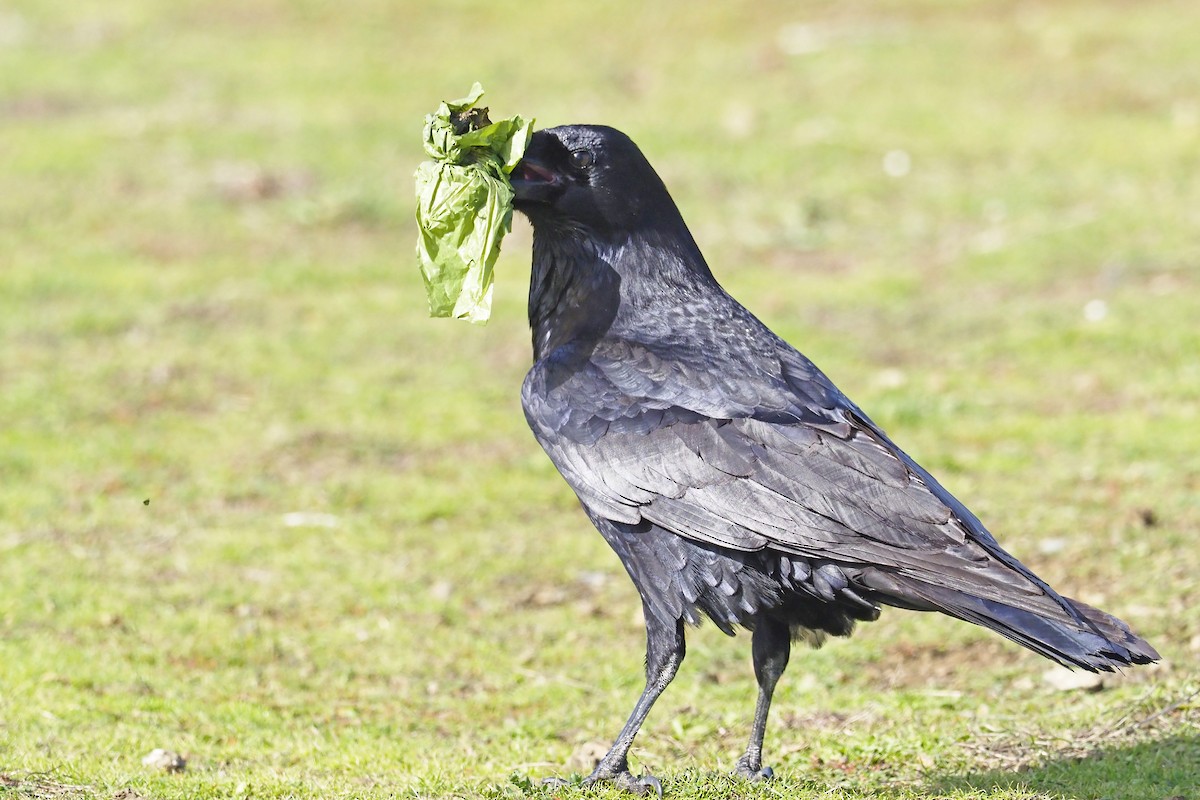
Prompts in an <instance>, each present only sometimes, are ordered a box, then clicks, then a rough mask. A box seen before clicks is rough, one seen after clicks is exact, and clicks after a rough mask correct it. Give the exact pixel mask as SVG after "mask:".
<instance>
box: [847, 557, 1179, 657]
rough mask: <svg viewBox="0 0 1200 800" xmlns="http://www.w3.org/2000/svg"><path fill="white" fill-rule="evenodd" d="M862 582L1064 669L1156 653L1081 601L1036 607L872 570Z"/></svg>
mask: <svg viewBox="0 0 1200 800" xmlns="http://www.w3.org/2000/svg"><path fill="white" fill-rule="evenodd" d="M872 572H873V574H871V575H870V576H864V578H866V580H865V581H864V582H865V583H867V585H869V586H870V587H871V589H872V590H873V591H872V593H873V599H875V600H878V601H879V602H882V603H886V604H888V605H895V606H900V607H902V608H913V609H918V610H923V611H941V612H942V613H944V614H949V615H950V616H952V617H957V618H958V619H962V620H966V621H967V622H974V623H975V624H976V625H982V626H983V627H985V628H990V629H991V630H994V631H996V632H997V633H999V634H1000V635H1002V636H1006V637H1008V638H1009V639H1012V640H1013V641H1014V642H1016V643H1017V644H1019V645H1023V646H1024V647H1028V648H1029V649H1030V650H1032V651H1034V652H1035V653H1040V654H1041V655H1043V656H1045V657H1046V658H1049V659H1051V660H1052V661H1057V662H1058V663H1059V664H1062V665H1064V666H1067V667H1082V668H1083V669H1086V670H1089V671H1091V672H1112V671H1113V670H1114V669H1116V668H1118V667H1122V666H1125V665H1127V664H1149V663H1151V662H1152V661H1157V660H1158V659H1159V655H1158V653H1157V652H1156V651H1155V649H1154V648H1153V647H1151V646H1150V645H1149V644H1148V643H1147V642H1146V641H1145V640H1144V639H1142V638H1141V637H1139V636H1137V635H1136V634H1135V633H1134V632H1133V631H1131V630H1130V629H1129V626H1128V625H1126V624H1125V623H1124V622H1122V621H1121V620H1119V619H1117V618H1116V617H1114V616H1111V615H1109V614H1105V613H1104V612H1103V611H1100V610H1099V609H1096V608H1092V607H1091V606H1089V605H1087V604H1086V603H1081V602H1079V601H1078V600H1072V599H1070V598H1067V597H1058V596H1055V598H1054V599H1055V601H1061V604H1060V603H1058V602H1054V603H1045V604H1039V605H1040V606H1041V607H1039V608H1038V609H1037V610H1036V611H1034V610H1029V609H1027V608H1018V607H1016V606H1014V605H1008V604H1005V603H1002V602H999V601H996V600H990V599H986V598H982V597H977V596H975V595H972V594H968V593H966V592H963V591H960V590H957V589H950V588H946V587H942V586H934V585H932V584H928V583H924V582H921V581H916V580H911V579H903V578H898V577H897V576H894V575H884V574H881V573H880V572H878V571H872Z"/></svg>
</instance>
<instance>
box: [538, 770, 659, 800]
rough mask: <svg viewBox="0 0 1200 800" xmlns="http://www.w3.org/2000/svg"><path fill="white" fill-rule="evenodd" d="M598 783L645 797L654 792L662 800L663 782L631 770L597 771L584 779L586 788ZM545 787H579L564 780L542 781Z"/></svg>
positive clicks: (549, 779) (548, 779)
mask: <svg viewBox="0 0 1200 800" xmlns="http://www.w3.org/2000/svg"><path fill="white" fill-rule="evenodd" d="M596 783H611V784H612V785H613V786H615V787H617V788H618V789H624V790H625V791H627V792H629V793H631V794H636V795H638V796H640V797H644V796H646V795H648V794H650V793H651V792H653V793H654V794H655V795H656V796H657V797H658V800H662V796H663V788H662V782H661V781H659V779H658V778H656V777H654V776H653V775H639V776H635V775H634V774H633V773H631V772H630V771H629V770H627V769H626V770H621V771H619V772H608V771H604V772H601V771H600V770H596V772H593V773H592V774H591V775H589V776H587V777H586V778H584V779H583V785H584V786H591V785H593V784H596ZM542 785H543V786H553V787H555V788H559V787H566V786H578V784H577V783H574V782H572V781H568V780H565V779H563V778H545V779H543V780H542Z"/></svg>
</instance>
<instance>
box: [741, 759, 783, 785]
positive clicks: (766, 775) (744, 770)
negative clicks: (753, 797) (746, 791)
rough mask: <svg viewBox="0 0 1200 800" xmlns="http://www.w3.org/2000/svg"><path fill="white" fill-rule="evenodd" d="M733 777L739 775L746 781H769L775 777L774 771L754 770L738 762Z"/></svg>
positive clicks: (765, 769)
mask: <svg viewBox="0 0 1200 800" xmlns="http://www.w3.org/2000/svg"><path fill="white" fill-rule="evenodd" d="M734 774H735V775H739V776H741V777H743V778H745V779H746V780H748V781H754V782H758V781H769V780H771V779H772V778H774V777H775V770H773V769H771V768H770V767H761V768H755V767H752V766H751V765H749V764H746V763H745V762H742V761H739V762H738V764H737V768H736V769H735V770H734Z"/></svg>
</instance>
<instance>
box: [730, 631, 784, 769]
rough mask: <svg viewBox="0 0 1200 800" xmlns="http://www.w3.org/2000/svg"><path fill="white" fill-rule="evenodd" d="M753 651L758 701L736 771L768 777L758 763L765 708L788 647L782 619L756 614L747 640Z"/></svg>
mask: <svg viewBox="0 0 1200 800" xmlns="http://www.w3.org/2000/svg"><path fill="white" fill-rule="evenodd" d="M751 650H752V651H753V654H754V677H755V678H757V679H758V703H757V705H755V707H754V725H753V727H751V728H750V743H749V744H748V745H746V752H745V754H744V755H742V757H741V758H739V759H738V762H737V768H736V772H737V774H738V775H741V776H742V777H743V778H748V779H749V780H762V779H764V778H770V777H772V775H773V773H772V772H771V768H770V767H766V768H764V767H763V765H762V744H763V735H764V734H765V733H766V732H767V712H769V711H770V710H771V695H772V694H774V692H775V684H776V683H778V682H779V676H780V675H782V674H783V671H784V670H785V669H787V664H788V656H789V655H790V654H791V651H792V637H791V631H790V630H789V628H788V626H787V625H786V624H784V623H781V622H778V621H776V620H773V619H764V618H760V619H758V620H756V621H755V626H754V638H753V639H752V642H751Z"/></svg>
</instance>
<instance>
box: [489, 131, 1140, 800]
mask: <svg viewBox="0 0 1200 800" xmlns="http://www.w3.org/2000/svg"><path fill="white" fill-rule="evenodd" d="M512 179H513V187H514V189H515V192H516V202H515V207H516V208H517V210H519V211H521V212H522V213H524V214H525V215H526V216H527V217H528V218H529V220H530V222H531V223H532V225H533V273H532V278H531V281H530V287H529V323H530V326H531V327H532V329H533V356H534V362H535V363H534V365H533V368H532V369H531V370H530V371H529V374H528V376H527V377H526V378H525V383H524V386H523V388H522V391H521V401H522V405H523V407H524V409H525V415H526V418H527V419H528V421H529V425H530V427H531V428H532V429H533V433H534V435H535V436H536V437H537V439H538V441H539V442H540V443H541V445H542V447H543V448H545V450H546V453H547V454H548V455H549V456H550V458H551V460H552V461H553V462H554V464H555V466H556V467H558V469H559V471H560V472H561V473H562V475H563V477H564V478H566V480H567V483H569V484H570V485H571V488H572V489H574V490H575V493H576V494H577V495H578V496H579V500H580V502H581V503H582V504H583V509H584V511H585V512H586V513H587V515H588V517H589V518H590V519H591V521H592V523H593V524H594V525H595V526H596V528H598V529H599V531H600V533H601V535H602V536H604V538H605V540H607V542H608V543H609V545H610V546H611V547H612V548H613V550H615V551H616V553H617V555H618V556H619V557H620V559H621V562H622V564H624V566H625V569H626V571H628V573H629V577H630V578H632V579H633V582H634V584H635V585H636V586H637V589H638V592H639V593H640V594H641V598H642V606H643V610H644V611H645V618H646V688H645V691H644V692H643V693H642V696H641V697H640V698H639V699H638V701H637V704H636V705H635V706H634V708H633V713H632V714H631V715H630V717H629V721H628V722H626V723H625V727H624V728H622V729H621V732H620V734H619V735H618V736H617V739H616V741H615V742H614V744H613V746H612V748H611V749H610V750H609V751H608V754H607V755H605V756H604V758H603V759H602V760H601V761H600V764H599V766H597V767H596V769H595V771H594V772H592V774H591V775H590V776H589V777H588V779H587V780H588V782H589V783H590V782H595V781H612V782H614V783H615V784H616V785H619V786H622V787H624V788H626V789H629V790H631V791H635V792H639V793H645V792H647V791H649V790H650V789H651V788H654V789H655V790H658V791H660V792H661V788H660V787H659V784H658V782H657V781H656V780H654V779H653V778H651V777H642V778H638V777H635V776H633V775H631V774H630V772H629V767H628V762H627V760H626V758H627V754H628V752H629V748H630V745H631V744H632V742H633V738H634V736H635V735H636V734H637V732H638V729H639V727H640V726H641V725H642V722H643V721H644V720H645V718H646V715H647V714H648V713H649V711H650V707H651V706H652V705H653V704H654V701H655V700H656V699H657V698H658V696H659V695H660V694H661V693H662V691H663V689H665V688H666V686H667V684H668V683H670V681H671V679H672V678H673V677H674V676H675V672H676V670H677V669H678V668H679V665H680V662H682V661H683V656H684V623H685V622H688V623H697V622H699V621H700V618H701V615H704V616H707V617H709V618H710V619H711V620H712V621H713V622H714V623H716V625H717V626H718V627H719V628H720V629H721V630H723V631H725V632H726V633H729V634H732V633H733V630H734V628H735V627H736V626H741V627H744V628H747V629H750V630H752V631H753V634H752V638H751V648H752V652H753V661H754V673H755V677H756V678H757V679H758V686H759V695H758V704H757V706H756V707H755V712H754V722H753V724H752V726H751V730H750V742H749V745H748V746H747V747H746V752H745V754H744V755H742V757H741V758H740V759H739V760H738V762H737V772H738V774H740V775H742V776H744V777H746V778H750V779H756V778H762V777H769V776H770V774H771V771H770V769H769V768H764V767H763V765H762V741H763V732H764V730H765V728H766V722H767V712H768V709H769V708H770V705H771V694H772V691H773V690H774V688H775V684H776V681H778V680H779V677H780V675H781V674H782V673H783V671H784V668H785V667H786V666H787V662H788V655H789V652H790V648H791V642H792V640H793V639H805V640H807V641H809V642H810V643H813V644H819V643H820V642H821V641H822V640H823V639H824V638H825V636H826V635H828V634H832V635H834V636H846V635H848V634H849V633H850V631H851V629H852V628H853V627H854V623H855V622H856V621H858V620H874V619H876V618H878V616H879V612H880V609H879V607H880V605H890V606H898V607H900V608H907V609H915V610H920V611H940V612H942V613H944V614H949V615H950V616H953V617H957V618H959V619H963V620H966V621H968V622H973V623H976V624H978V625H983V626H984V627H987V628H991V629H992V630H994V631H996V632H997V633H999V634H1001V635H1002V636H1006V637H1008V638H1009V639H1012V640H1013V641H1014V642H1017V643H1018V644H1021V645H1024V646H1025V647H1028V648H1029V649H1031V650H1033V651H1035V652H1037V653H1040V654H1042V655H1043V656H1046V657H1047V658H1049V659H1051V660H1053V661H1056V662H1058V663H1059V664H1064V665H1067V666H1070V667H1081V668H1083V669H1086V670H1092V671H1097V670H1104V671H1111V670H1113V669H1114V668H1116V667H1119V666H1122V665H1126V664H1145V663H1148V662H1151V661H1154V660H1156V659H1157V658H1158V653H1156V652H1155V651H1154V648H1153V647H1151V646H1150V645H1149V644H1147V643H1146V642H1145V641H1143V640H1142V639H1140V638H1139V637H1137V636H1136V635H1134V634H1133V632H1132V631H1130V629H1129V627H1128V626H1127V625H1125V623H1123V622H1121V621H1120V620H1118V619H1116V618H1115V617H1111V616H1109V615H1108V614H1105V613H1104V612H1102V611H1098V610H1097V609H1094V608H1091V607H1089V606H1087V605H1084V604H1083V603H1080V602H1078V601H1075V600H1070V599H1068V598H1065V597H1063V596H1061V595H1059V594H1058V593H1057V592H1055V591H1054V590H1053V589H1052V588H1050V587H1049V586H1048V585H1047V584H1046V583H1045V581H1042V580H1041V579H1040V578H1038V577H1037V576H1036V575H1034V574H1033V573H1032V572H1031V571H1030V570H1029V569H1028V568H1027V567H1026V566H1024V565H1023V564H1021V563H1020V562H1019V561H1017V559H1015V558H1014V557H1013V556H1011V555H1009V554H1008V553H1007V552H1005V551H1004V550H1003V549H1002V548H1001V547H1000V545H999V544H997V543H996V540H995V539H994V538H993V537H992V535H991V534H990V533H989V532H988V530H987V529H986V528H985V527H984V526H983V524H982V523H980V521H979V520H978V519H977V518H976V517H975V515H974V514H972V513H971V512H970V511H968V510H967V508H966V507H965V506H964V505H963V504H962V503H960V502H959V501H958V500H956V499H955V498H954V497H953V496H951V494H950V493H949V492H947V491H946V490H945V489H943V488H942V486H941V485H940V484H939V483H938V482H937V481H936V480H934V478H933V477H932V476H931V475H930V474H929V473H928V472H926V471H925V470H924V469H922V468H921V467H920V466H919V465H918V464H917V463H916V462H915V461H913V460H912V459H911V458H909V456H908V455H906V454H905V453H904V451H903V450H901V449H900V448H899V447H897V446H896V445H895V444H894V443H893V442H892V440H891V439H890V438H888V436H887V434H885V433H884V432H883V431H882V430H880V429H879V427H878V426H876V425H875V424H874V423H873V422H871V420H870V418H868V417H867V415H866V414H864V413H863V412H862V411H861V410H860V409H859V408H858V406H856V405H855V404H854V403H852V402H851V401H850V399H849V398H847V397H846V396H845V395H844V394H842V393H841V392H840V391H838V389H837V387H836V386H834V385H833V383H832V382H831V381H830V380H829V378H827V377H825V375H824V374H823V373H822V372H821V371H820V370H819V369H817V368H816V366H814V365H813V363H812V362H811V361H809V360H808V359H807V358H805V357H804V356H803V355H801V354H800V353H799V352H797V351H796V349H795V348H793V347H792V346H791V345H789V344H788V343H787V342H785V341H783V340H782V339H780V338H779V337H778V336H776V335H775V334H774V333H772V332H771V331H770V330H769V329H768V328H767V327H766V326H765V325H764V324H763V323H762V322H760V321H759V320H758V319H757V318H756V317H755V316H754V315H753V314H751V313H750V312H749V311H747V310H746V309H745V308H744V307H743V306H742V305H741V304H739V303H738V302H737V301H736V300H734V299H733V298H732V297H730V296H729V294H727V293H726V292H725V290H724V289H722V288H721V286H720V285H719V284H718V283H717V281H716V279H715V278H714V277H713V274H712V272H711V271H709V268H708V264H707V263H705V260H704V256H702V255H701V253H700V250H699V248H698V247H697V246H696V242H695V240H694V239H693V238H692V235H691V233H690V232H689V231H688V229H687V226H686V225H685V224H684V221H683V218H682V217H681V216H680V214H679V210H678V209H677V208H676V206H675V203H674V201H673V200H672V199H671V196H670V194H668V192H667V189H666V187H665V186H664V185H663V183H662V180H661V179H660V178H659V177H658V175H657V174H656V173H655V171H654V169H653V168H652V167H651V166H650V164H649V163H648V162H647V160H646V158H645V157H644V156H643V155H642V153H641V151H640V150H639V149H638V148H637V146H636V145H635V144H634V143H633V142H632V141H630V139H629V138H628V137H627V136H625V135H624V134H622V133H620V132H619V131H616V130H614V129H612V128H607V127H601V126H592V125H569V126H564V127H558V128H552V129H549V130H543V131H539V132H538V133H536V134H535V135H534V136H533V137H532V140H531V142H530V146H529V149H528V151H527V152H526V154H525V157H524V158H523V160H522V161H521V162H520V164H519V165H518V166H517V168H516V170H514V172H513V175H512Z"/></svg>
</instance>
